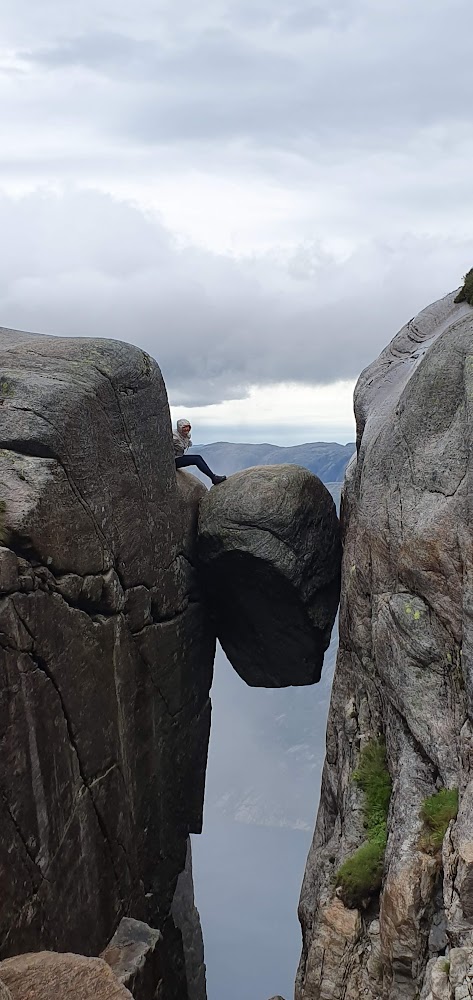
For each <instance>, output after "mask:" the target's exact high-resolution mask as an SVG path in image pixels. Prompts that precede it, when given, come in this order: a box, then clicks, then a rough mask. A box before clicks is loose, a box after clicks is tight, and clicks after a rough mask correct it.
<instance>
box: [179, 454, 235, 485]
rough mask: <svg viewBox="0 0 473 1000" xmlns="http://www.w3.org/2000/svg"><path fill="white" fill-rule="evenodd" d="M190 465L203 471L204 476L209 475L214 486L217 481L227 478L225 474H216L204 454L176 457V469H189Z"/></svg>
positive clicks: (221, 481)
mask: <svg viewBox="0 0 473 1000" xmlns="http://www.w3.org/2000/svg"><path fill="white" fill-rule="evenodd" d="M190 465H195V466H196V468H197V469H198V470H199V472H202V474H203V475H204V476H208V478H209V479H210V480H211V482H212V483H213V484H214V486H215V484H216V483H223V481H224V480H225V478H226V477H225V476H216V475H214V473H213V472H212V469H209V466H208V465H207V462H206V461H205V459H204V458H202V455H180V456H179V458H176V469H187V468H189V466H190Z"/></svg>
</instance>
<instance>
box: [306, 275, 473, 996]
mask: <svg viewBox="0 0 473 1000" xmlns="http://www.w3.org/2000/svg"><path fill="white" fill-rule="evenodd" d="M355 414H356V421H357V456H356V457H355V458H354V460H352V462H351V464H350V466H349V468H348V471H347V476H346V482H345V489H344V497H343V502H342V532H343V544H344V553H343V566H342V598H341V608H340V647H339V653H338V660H337V668H336V673H335V679H334V684H333V693H332V700H331V707H330V714H329V721H328V728H327V749H326V762H325V767H324V774H323V782H322V791H321V801H320V807H319V813H318V817H317V824H316V829H315V834H314V840H313V844H312V848H311V851H310V854H309V858H308V863H307V868H306V873H305V877H304V882H303V887H302V893H301V899H300V909H299V915H300V920H301V925H302V932H303V951H302V957H301V962H300V967H299V971H298V976H297V984H296V997H297V1000H322V998H323V1000H337V998H338V1000H341V998H344V1000H355V998H356V1000H358V998H361V997H367V998H371V1000H379V998H383V1000H388V998H389V1000H415V998H419V997H421V998H422V1000H450V998H455V1000H460V998H463V997H467V996H471V995H473V985H472V984H473V977H472V967H473V780H472V779H473V775H472V768H473V728H472V723H473V715H472V712H473V687H472V652H473V650H472V639H473V628H472V611H473V592H472V581H473V546H472V507H471V504H472V496H473V479H472V475H473V459H472V445H473V309H472V308H471V307H470V306H469V305H466V304H465V303H462V304H455V302H454V295H453V294H452V295H449V296H447V297H446V298H444V299H442V300H441V301H440V302H437V303H436V304H434V305H433V306H431V307H430V308H428V309H426V310H425V311H424V312H422V313H421V314H420V315H419V316H417V317H416V318H415V319H413V320H411V321H410V322H409V323H408V324H407V325H406V326H405V327H404V328H403V329H402V330H401V331H400V333H399V334H398V335H397V336H396V337H395V338H394V340H393V341H392V342H391V343H390V345H389V346H388V347H387V348H386V350H384V351H383V353H382V354H381V356H380V357H379V358H378V360H377V361H376V362H375V363H374V364H373V365H371V367H370V368H368V369H367V370H366V371H364V372H363V373H362V375H361V377H360V379H359V381H358V384H357V387H356V390H355ZM457 809H458V815H457Z"/></svg>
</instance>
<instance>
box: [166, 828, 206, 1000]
mask: <svg viewBox="0 0 473 1000" xmlns="http://www.w3.org/2000/svg"><path fill="white" fill-rule="evenodd" d="M171 913H172V916H173V920H174V923H175V925H176V927H177V928H178V929H179V930H180V932H181V934H182V941H183V945H184V963H185V971H186V980H187V992H188V994H189V1000H206V996H207V989H206V982H205V962H204V941H203V937H202V927H201V924H200V917H199V913H198V910H197V908H196V906H195V902H194V881H193V878H192V850H191V843H190V839H189V842H188V845H187V856H186V866H185V868H184V871H182V872H181V874H180V875H179V878H178V880H177V885H176V891H175V893H174V899H173V901H172V910H171Z"/></svg>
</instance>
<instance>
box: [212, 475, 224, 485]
mask: <svg viewBox="0 0 473 1000" xmlns="http://www.w3.org/2000/svg"><path fill="white" fill-rule="evenodd" d="M226 478H227V477H226V476H214V477H213V479H212V486H217V484H218V483H224V482H225V480H226Z"/></svg>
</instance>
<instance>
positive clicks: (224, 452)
mask: <svg viewBox="0 0 473 1000" xmlns="http://www.w3.org/2000/svg"><path fill="white" fill-rule="evenodd" d="M192 451H193V452H194V453H195V454H199V455H202V456H203V458H205V461H206V462H207V463H208V464H209V465H210V468H211V469H213V470H214V472H217V473H218V474H219V475H225V476H231V475H232V474H233V473H234V472H239V471H240V469H248V468H250V466H252V465H282V464H284V463H286V462H287V463H289V464H290V465H303V466H305V468H306V469H309V470H310V471H311V472H314V473H315V475H316V476H318V477H319V479H321V480H322V482H323V483H326V484H328V483H340V482H342V481H343V477H344V475H345V469H346V467H347V465H348V462H349V460H350V458H351V456H352V455H353V452H354V451H355V444H354V443H353V442H350V444H337V443H336V442H334V441H313V442H310V443H308V444H297V445H294V446H293V447H290V448H280V447H279V446H278V445H275V444H232V443H231V442H228V441H216V442H215V443H214V444H203V445H194V447H193V448H192Z"/></svg>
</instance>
